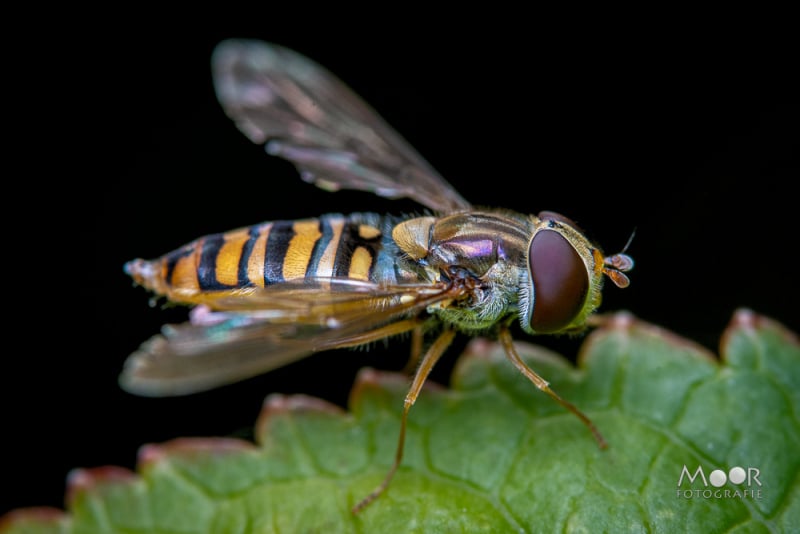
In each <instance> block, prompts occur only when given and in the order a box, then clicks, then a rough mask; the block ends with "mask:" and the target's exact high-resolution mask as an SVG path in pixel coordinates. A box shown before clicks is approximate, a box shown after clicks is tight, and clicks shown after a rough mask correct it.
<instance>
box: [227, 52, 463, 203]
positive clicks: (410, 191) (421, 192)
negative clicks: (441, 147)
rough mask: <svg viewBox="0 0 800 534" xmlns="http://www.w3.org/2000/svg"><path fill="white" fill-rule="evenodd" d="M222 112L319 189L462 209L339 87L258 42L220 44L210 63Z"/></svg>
mask: <svg viewBox="0 0 800 534" xmlns="http://www.w3.org/2000/svg"><path fill="white" fill-rule="evenodd" d="M212 68H213V75H214V85H215V88H216V92H217V97H218V98H219V101H220V103H221V104H222V106H223V108H224V109H225V112H226V113H227V114H228V116H229V117H231V118H232V119H233V120H234V121H236V124H237V125H238V127H239V129H240V130H242V132H244V133H245V135H247V136H248V137H249V138H250V139H251V140H252V141H253V142H255V143H266V144H267V145H266V146H267V151H268V152H269V153H270V154H273V155H276V156H280V157H283V158H285V159H287V160H289V161H291V162H293V163H294V164H295V165H296V166H297V167H298V169H299V170H300V173H301V176H302V178H303V179H304V180H306V181H308V182H312V183H314V184H316V185H318V186H319V187H322V188H323V189H327V190H332V191H335V190H337V189H341V188H345V189H360V190H366V191H371V192H373V193H375V194H377V195H380V196H383V197H388V198H400V197H408V198H411V199H413V200H415V201H417V202H419V203H420V204H422V205H424V206H427V207H429V208H431V209H433V210H436V211H440V212H449V211H454V210H458V209H465V208H468V207H469V203H468V202H467V201H466V200H464V199H463V198H462V197H461V195H459V194H458V192H456V190H455V189H453V187H452V186H451V185H450V184H448V183H447V182H446V181H445V180H444V178H442V177H441V176H440V175H439V174H438V173H437V172H436V171H435V170H434V169H433V168H432V167H431V166H430V164H428V163H427V162H426V161H425V160H424V159H423V158H422V157H421V156H420V155H419V154H418V153H417V152H416V151H415V150H414V149H413V148H411V146H410V145H409V144H408V143H407V142H406V141H405V140H404V139H402V138H401V137H400V135H399V134H397V133H396V132H395V131H394V130H393V129H392V128H391V127H390V126H389V125H388V124H386V122H385V121H384V120H383V119H382V118H381V117H380V116H379V115H378V114H377V113H376V112H375V111H374V110H373V109H372V108H370V107H369V106H368V105H367V104H365V103H364V101H363V100H361V99H360V98H359V97H358V96H356V95H355V93H353V92H352V91H351V90H350V89H349V88H348V87H347V86H346V85H345V84H344V83H342V82H341V81H340V80H339V79H338V78H336V77H335V76H333V75H332V74H331V73H330V72H328V71H327V70H325V69H324V68H323V67H321V66H320V65H317V64H316V63H314V62H313V61H311V60H310V59H308V58H306V57H304V56H302V55H300V54H298V53H297V52H294V51H292V50H289V49H287V48H283V47H281V46H277V45H274V44H268V43H264V42H261V41H246V40H229V41H223V42H222V43H220V44H219V45H218V46H217V48H216V49H215V50H214V54H213V58H212Z"/></svg>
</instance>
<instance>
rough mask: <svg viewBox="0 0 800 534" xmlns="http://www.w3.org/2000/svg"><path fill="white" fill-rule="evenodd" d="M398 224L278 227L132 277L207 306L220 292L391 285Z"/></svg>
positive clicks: (203, 246)
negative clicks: (351, 282) (300, 283)
mask: <svg viewBox="0 0 800 534" xmlns="http://www.w3.org/2000/svg"><path fill="white" fill-rule="evenodd" d="M395 222H396V221H395V220H393V219H392V218H391V217H389V216H381V215H378V214H375V213H354V214H351V215H339V214H330V215H323V216H321V217H319V218H314V219H303V220H296V221H273V222H267V223H263V224H259V225H255V226H250V227H247V228H240V229H238V230H232V231H230V232H226V233H222V234H212V235H207V236H204V237H201V238H199V239H196V240H195V241H192V242H191V243H189V244H187V245H185V246H183V247H181V248H179V249H177V250H174V251H172V252H170V253H168V254H165V255H164V256H162V257H160V258H158V259H155V260H152V261H146V260H141V259H137V260H133V261H131V262H128V263H127V264H126V265H125V271H126V272H127V273H128V274H129V275H131V276H132V277H133V278H134V280H135V281H136V282H137V283H139V284H141V285H143V286H145V287H147V288H148V289H150V290H152V291H154V292H156V293H157V294H160V295H165V296H167V297H168V298H169V299H170V300H173V301H176V302H184V303H194V304H196V303H202V302H204V301H205V300H206V297H208V296H210V295H214V296H215V297H218V296H219V293H220V292H229V293H235V292H236V291H237V290H240V289H243V288H250V287H264V286H266V285H269V284H274V283H278V282H283V281H286V280H293V279H298V278H312V277H345V278H352V279H357V280H372V281H376V282H381V281H387V282H391V281H394V279H395V274H394V267H393V266H394V254H395V251H396V246H394V245H393V243H392V241H391V239H390V238H387V237H386V236H389V235H390V233H391V228H392V226H393V224H394V223H395Z"/></svg>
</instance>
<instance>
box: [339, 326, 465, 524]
mask: <svg viewBox="0 0 800 534" xmlns="http://www.w3.org/2000/svg"><path fill="white" fill-rule="evenodd" d="M454 336H455V331H454V330H445V331H444V332H442V334H441V335H440V336H439V337H438V338H436V341H434V342H433V344H432V345H431V346H430V348H429V349H428V352H426V353H425V357H424V358H423V359H422V363H420V366H419V368H418V369H417V373H416V374H415V375H414V380H413V381H412V383H411V388H410V389H409V390H408V393H407V394H406V398H405V401H404V402H403V415H402V416H401V418H400V437H399V439H398V441H397V451H396V452H395V456H394V463H392V467H391V468H390V469H389V472H388V473H387V474H386V477H385V478H384V479H383V482H381V484H380V485H379V486H378V487H377V488H375V489H374V490H373V491H372V493H370V494H369V495H367V496H366V497H364V498H363V499H361V501H360V502H359V503H358V504H356V505H355V506H354V507H353V513H354V514H357V513H358V512H360V511H361V510H363V509H364V508H365V507H366V506H367V505H368V504H369V503H371V502H372V501H374V500H375V499H377V498H378V497H379V496H380V494H381V493H383V492H384V491H385V490H386V488H387V487H389V483H390V482H391V481H392V477H393V476H394V474H395V472H396V471H397V468H398V467H399V466H400V462H401V461H402V459H403V445H404V444H405V440H406V422H407V421H408V412H409V410H411V407H412V406H413V405H414V402H416V400H417V396H418V395H419V392H420V391H421V390H422V385H423V384H424V383H425V379H426V378H428V375H429V374H430V372H431V369H433V366H434V365H436V362H437V361H438V360H439V357H441V355H442V354H444V351H445V350H447V347H448V346H450V343H452V341H453V337H454Z"/></svg>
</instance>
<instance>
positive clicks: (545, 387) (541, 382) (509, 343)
mask: <svg viewBox="0 0 800 534" xmlns="http://www.w3.org/2000/svg"><path fill="white" fill-rule="evenodd" d="M500 342H501V343H502V344H503V348H504V349H505V351H506V356H508V359H509V360H511V363H513V364H514V366H515V367H516V368H517V369H518V370H519V372H521V373H522V374H523V375H525V376H526V377H527V378H528V380H530V381H531V382H533V385H535V386H536V387H537V388H539V389H540V390H542V391H544V392H545V393H547V394H548V395H550V396H551V397H552V398H553V399H555V401H556V402H558V403H559V404H560V405H561V406H563V407H564V408H566V409H567V410H569V411H570V412H572V413H574V414H575V415H577V416H578V418H579V419H580V420H581V421H583V423H584V424H585V425H586V426H587V427H589V430H590V431H591V433H592V435H593V436H594V439H595V440H596V441H597V445H598V446H599V447H600V448H601V449H605V448H606V447H608V443H607V442H606V440H605V438H603V435H602V434H600V431H599V430H597V427H596V426H594V423H592V420H591V419H589V418H588V417H587V416H586V415H585V414H584V413H583V412H581V411H580V410H579V409H578V408H577V407H576V406H575V405H574V404H572V403H571V402H569V401H566V400H564V399H562V398H561V397H559V396H558V393H556V392H555V391H553V390H552V389H550V385H549V384H548V382H547V380H545V379H544V378H542V377H541V376H539V375H538V374H536V372H535V371H534V370H533V369H531V368H530V367H528V366H527V365H526V364H525V362H523V361H522V358H520V356H519V353H517V349H515V348H514V342H513V339H512V337H511V332H510V331H509V330H508V328H503V329H501V330H500Z"/></svg>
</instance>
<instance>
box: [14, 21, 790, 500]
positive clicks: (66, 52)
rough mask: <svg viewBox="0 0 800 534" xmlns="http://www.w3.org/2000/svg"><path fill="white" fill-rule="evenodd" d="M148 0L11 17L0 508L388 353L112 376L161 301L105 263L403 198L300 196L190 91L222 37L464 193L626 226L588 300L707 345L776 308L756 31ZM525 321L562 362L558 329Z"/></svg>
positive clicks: (316, 388)
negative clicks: (264, 9) (149, 385)
mask: <svg viewBox="0 0 800 534" xmlns="http://www.w3.org/2000/svg"><path fill="white" fill-rule="evenodd" d="M157 15H158V14H156V13H153V14H152V16H151V17H137V18H136V19H129V18H126V17H122V16H121V17H120V18H119V19H117V18H114V20H113V21H109V20H105V23H104V24H102V25H101V24H98V27H94V26H92V27H91V28H87V27H86V26H87V25H81V26H79V27H73V26H71V25H67V24H65V25H64V26H63V27H62V28H60V30H59V31H58V32H54V31H50V30H40V31H37V29H36V27H34V28H33V29H32V30H31V31H30V32H29V33H28V35H27V37H25V38H21V39H19V40H18V41H17V42H16V43H15V44H14V46H13V47H12V48H10V49H9V54H8V55H9V56H10V57H9V58H8V59H9V60H8V61H7V63H6V65H7V68H8V72H9V73H11V75H10V76H9V77H8V83H7V88H8V89H10V90H11V96H10V98H9V99H8V100H7V102H6V115H7V117H10V118H12V119H15V120H14V121H13V122H7V128H8V131H10V132H11V133H12V136H13V139H12V140H11V141H10V142H9V144H8V147H9V148H10V150H9V151H8V154H7V157H8V162H9V165H8V166H7V167H6V172H5V173H4V175H5V177H6V180H5V182H6V184H7V188H6V192H5V194H4V197H3V198H4V199H5V210H4V222H5V228H6V232H5V234H6V235H5V239H4V245H5V247H4V255H3V257H4V259H5V261H4V262H3V264H4V276H3V278H4V280H5V285H6V291H5V295H6V298H7V300H6V305H5V312H6V314H5V325H6V329H5V332H6V336H5V337H6V339H7V344H6V348H5V350H4V351H3V353H4V355H3V373H2V377H3V384H4V385H3V388H2V399H0V413H1V414H2V432H3V434H2V452H3V454H2V456H1V458H2V462H3V464H4V465H3V466H2V469H3V471H4V475H3V476H2V479H3V486H4V490H3V493H4V494H5V495H4V497H3V502H2V503H0V504H1V505H2V507H1V509H0V513H2V512H3V511H6V510H8V509H10V508H14V507H18V506H31V505H51V506H58V507H61V506H63V491H64V482H65V477H66V474H67V472H68V471H69V470H70V469H71V468H73V467H90V466H97V465H105V464H114V465H122V466H126V467H129V468H133V467H134V465H135V457H136V451H137V449H138V447H139V446H140V445H141V444H143V443H149V442H162V441H165V440H168V439H170V438H173V437H177V436H206V435H232V434H235V435H244V436H246V435H247V432H248V430H249V428H250V427H251V425H252V423H253V421H254V420H255V418H256V416H257V414H258V411H259V408H260V404H261V401H262V400H263V398H264V397H265V396H266V394H268V393H270V392H275V391H279V392H284V393H298V392H303V393H308V394H311V395H316V396H320V397H323V398H325V399H328V400H330V401H331V402H334V403H336V404H340V405H344V404H345V403H346V397H347V391H348V389H349V387H350V386H351V384H352V380H353V378H354V376H355V373H356V371H357V369H359V368H360V367H363V366H365V365H370V366H374V367H377V368H381V369H399V368H400V367H402V365H403V363H404V357H405V355H406V354H407V352H408V346H407V343H406V342H404V341H402V340H398V341H397V342H396V343H392V344H390V345H389V347H388V348H383V347H380V346H378V347H376V348H374V349H373V350H371V351H369V352H364V351H361V352H353V351H338V352H331V353H324V354H319V355H315V356H313V357H311V358H308V359H306V360H304V361H302V362H298V363H297V364H294V365H291V366H289V367H287V368H284V369H281V370H278V371H275V372H273V373H270V374H268V375H265V376H262V377H258V378H255V379H252V380H249V381H247V382H245V383H242V384H239V385H235V386H231V387H226V388H222V389H220V390H217V391H213V392H209V393H207V394H201V395H195V396H191V397H186V398H177V399H144V398H137V397H134V396H131V395H128V394H126V393H124V392H122V391H121V390H120V389H119V388H118V386H117V382H116V380H117V375H118V373H119V370H120V369H121V367H122V364H123V362H124V360H125V357H126V356H127V355H128V354H129V353H130V352H131V351H133V350H135V349H136V347H137V346H138V345H139V344H140V343H141V342H142V341H144V340H145V339H146V338H148V337H149V336H151V335H153V334H155V333H156V332H157V331H158V329H159V327H160V326H161V324H163V323H165V322H176V321H181V320H183V319H184V318H185V310H182V309H168V310H162V309H159V308H151V307H149V306H148V295H147V294H146V293H145V291H144V290H142V289H141V288H135V287H133V286H132V283H131V281H130V280H129V279H128V278H127V277H126V276H125V275H124V274H123V272H122V265H123V263H124V262H125V261H127V260H130V259H132V258H134V257H144V258H151V257H155V256H158V255H160V254H162V253H165V252H168V251H169V250H172V249H173V248H176V247H177V246H179V245H182V244H183V243H185V242H188V241H190V240H192V239H194V238H196V237H199V236H200V235H203V234H205V233H211V232H217V231H224V230H228V229H232V228H235V227H238V226H243V225H249V224H254V223H257V222H261V221H264V220H270V219H281V218H299V217H306V216H313V215H317V214H320V213H324V212H330V211H340V212H348V211H353V210H362V211H363V210H371V211H378V212H395V213H404V212H411V211H413V210H415V209H416V208H417V207H416V206H415V205H414V204H412V203H410V202H406V201H389V200H385V199H381V198H378V197H375V196H372V195H369V194H367V193H358V192H347V191H345V192H339V193H335V194H331V193H326V192H324V191H321V190H318V189H316V188H314V187H312V186H309V185H307V184H305V183H303V182H301V181H300V180H299V179H298V178H297V175H296V173H295V171H294V169H293V168H292V167H291V166H290V165H289V164H287V163H285V162H283V161H280V160H275V159H273V158H270V157H268V156H266V155H265V154H264V153H263V150H262V149H261V147H258V146H255V145H252V144H251V143H250V142H249V141H248V140H247V139H246V138H245V137H244V136H243V135H242V134H240V133H239V132H238V131H237V130H236V128H235V127H234V125H233V123H232V122H231V121H230V120H229V119H227V117H225V115H224V114H223V112H222V110H221V108H220V107H219V105H218V104H217V102H216V100H215V97H214V94H213V89H212V85H211V78H210V73H209V67H208V62H209V57H210V54H211V51H212V49H213V46H214V45H215V44H216V43H217V42H218V41H220V40H221V39H223V38H227V37H255V38H261V39H266V40H271V41H275V42H279V43H281V44H284V45H287V46H290V47H292V48H295V49H296V50H298V51H300V52H302V53H305V54H306V55H309V56H310V57H312V58H314V59H315V60H316V61H318V62H319V63H321V64H323V65H325V66H326V67H327V68H328V69H329V70H331V71H332V72H334V73H336V74H337V75H338V76H339V77H340V78H342V79H343V80H344V81H345V82H346V83H347V84H348V85H350V86H351V87H352V88H353V89H354V90H355V91H356V92H357V93H358V94H360V95H361V96H362V97H364V98H365V100H367V101H368V102H369V103H370V104H371V105H372V106H373V107H375V108H376V109H377V110H378V111H379V112H380V113H381V114H382V115H383V116H384V118H386V119H387V121H388V122H389V123H390V124H392V125H393V126H394V127H395V128H396V129H397V130H398V131H399V132H400V133H401V134H402V135H403V136H404V137H406V138H407V139H408V140H409V141H410V142H411V144H412V145H413V146H415V147H416V148H417V150H418V151H419V152H420V153H421V154H422V155H423V156H424V157H426V158H427V159H428V160H429V161H430V162H431V163H432V164H433V165H434V167H436V168H437V169H438V170H439V171H440V172H441V173H442V174H443V175H444V176H445V177H447V179H448V180H449V181H450V182H451V183H453V184H454V185H455V186H456V187H457V188H458V189H459V191H460V192H461V193H462V194H463V195H464V196H465V197H466V198H467V199H469V200H471V201H472V202H474V203H475V204H479V205H487V206H502V207H507V208H510V209H514V210H517V211H520V212H525V213H536V212H538V211H541V210H543V209H548V210H555V211H560V212H562V213H564V214H566V215H568V216H570V217H571V218H573V219H574V220H576V221H577V222H578V223H579V224H580V225H581V226H583V228H584V229H586V230H587V232H588V233H589V234H590V235H591V236H592V237H593V238H594V239H596V241H597V242H599V243H601V244H602V246H603V247H604V248H605V249H606V251H607V252H613V251H617V250H619V249H620V248H621V247H622V246H623V245H624V244H625V242H626V241H627V239H628V237H629V236H630V234H631V232H632V231H633V230H634V229H636V237H635V239H634V240H633V243H632V245H631V247H630V249H629V253H630V254H631V255H632V256H633V257H634V258H635V260H636V262H637V264H636V269H635V270H634V271H633V272H632V273H630V274H631V279H632V284H631V286H630V288H628V289H626V290H619V289H617V288H615V287H613V286H611V285H610V284H609V287H608V288H607V289H606V291H605V300H604V304H603V307H602V310H603V311H612V310H620V309H627V310H630V311H632V312H633V313H635V314H636V315H638V316H639V317H641V318H642V319H644V320H647V321H650V322H654V323H657V324H660V325H662V326H664V327H665V328H667V329H670V330H672V331H675V332H677V333H678V334H680V335H684V336H686V337H689V338H691V339H694V340H695V341H697V342H699V343H701V344H702V345H704V346H706V347H708V348H709V349H711V350H716V346H717V343H718V340H719V336H720V334H721V332H722V330H723V329H724V328H725V326H726V324H727V323H728V321H729V319H730V318H731V316H732V314H733V312H734V310H735V309H736V308H737V307H741V306H747V307H750V308H752V309H754V310H756V311H758V312H761V313H763V314H766V315H769V316H772V317H774V318H776V319H778V320H780V321H782V322H784V323H785V324H787V325H789V326H791V327H792V328H793V329H795V330H798V329H799V328H800V321H798V311H797V307H798V304H799V303H800V290H798V285H797V271H798V269H797V259H796V258H797V251H796V250H797V230H798V222H797V217H796V209H797V195H796V193H795V192H794V190H793V189H794V187H795V186H796V182H797V178H798V176H799V175H798V166H797V156H798V152H797V149H798V131H797V128H798V119H799V118H800V113H798V107H797V103H796V94H795V93H796V92H797V89H798V87H797V86H796V85H793V82H792V81H791V75H792V74H794V73H793V72H792V71H793V70H796V67H797V65H796V57H794V54H793V53H792V48H791V47H792V46H793V45H794V44H795V43H792V42H790V41H789V40H788V39H783V38H782V34H781V32H780V31H776V32H769V31H768V32H766V33H767V34H768V37H766V38H765V37H762V34H761V33H759V34H758V35H757V36H756V35H753V34H752V32H750V31H749V30H748V28H747V27H744V28H735V29H733V30H732V31H731V32H730V34H726V35H724V36H719V37H717V36H714V37H710V36H708V37H707V38H706V37H703V38H702V39H699V40H695V39H694V38H693V37H690V36H689V35H687V34H686V33H684V32H683V31H678V29H677V28H675V29H674V31H673V29H670V30H666V31H654V30H653V29H652V28H649V27H647V25H644V26H643V27H641V29H640V30H638V31H635V32H630V33H621V32H617V31H611V30H610V29H609V30H608V31H605V30H604V29H602V28H595V31H594V32H593V33H590V34H589V33H584V32H582V31H579V30H578V29H571V30H570V31H565V32H564V33H559V32H556V33H555V34H552V33H547V34H545V33H543V32H542V31H541V30H543V29H545V28H546V27H547V26H548V24H547V22H546V21H539V22H537V23H536V24H532V25H531V26H530V27H527V28H524V29H519V28H513V29H511V28H506V26H504V25H503V24H499V25H497V26H495V25H492V26H491V28H489V27H488V24H489V23H488V22H487V23H486V25H487V26H481V27H460V26H459V25H458V24H456V23H455V22H454V21H451V22H450V23H449V25H448V26H447V27H444V26H442V27H435V28H432V29H430V31H422V30H420V28H418V27H416V26H414V25H409V26H407V27H405V28H403V29H402V30H391V31H390V30H385V31H384V30H382V27H381V24H379V23H377V22H373V23H370V24H366V25H364V26H363V27H359V26H357V25H356V26H355V27H348V28H347V29H345V28H341V29H336V28H334V29H331V28H329V30H328V31H326V32H317V31H312V30H311V29H310V27H309V26H306V25H305V24H303V22H302V21H301V20H298V19H297V18H296V15H295V16H294V17H295V18H294V19H286V18H281V16H277V15H276V16H275V17H272V18H265V19H256V20H248V19H249V18H250V17H248V16H247V15H246V14H242V16H241V18H242V19H244V20H243V23H244V24H245V25H242V23H239V24H234V25H228V24H223V23H222V21H220V22H219V23H218V24H213V25H212V24H209V23H208V22H206V27H209V28H213V29H212V30H205V29H201V28H200V27H199V25H197V24H195V23H191V22H189V21H188V20H186V21H184V22H183V23H181V24H174V25H166V24H163V23H156V22H154V21H155V20H157V19H158V18H159V17H158V16H157ZM567 26H568V25H567ZM99 28H103V29H99ZM705 29H707V28H703V27H701V28H698V30H700V31H698V32H697V33H698V34H700V35H704V34H705V33H706V32H705V31H704V30H705ZM767 30H769V28H767ZM692 35H695V34H694V33H692ZM12 163H14V164H13V165H12ZM537 341H538V342H541V343H542V344H545V345H548V346H551V347H554V348H557V349H558V350H560V351H562V352H563V353H564V354H565V355H566V356H568V357H574V355H575V353H576V352H577V348H578V346H579V340H569V339H567V340H565V339H559V340H554V339H550V338H541V339H539V340H537ZM461 345H463V342H462V343H461ZM456 352H457V351H456V350H453V351H452V354H451V355H450V356H449V357H448V358H446V359H445V360H444V361H443V362H441V364H440V368H438V369H437V370H436V372H435V375H434V377H435V379H436V380H438V381H440V382H444V381H446V380H447V376H448V373H449V369H450V367H451V366H452V363H453V359H454V356H455V353H456ZM531 394H532V395H536V394H537V393H536V392H535V391H534V390H533V388H532V392H531Z"/></svg>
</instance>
